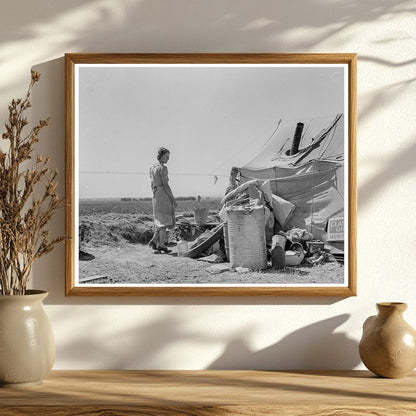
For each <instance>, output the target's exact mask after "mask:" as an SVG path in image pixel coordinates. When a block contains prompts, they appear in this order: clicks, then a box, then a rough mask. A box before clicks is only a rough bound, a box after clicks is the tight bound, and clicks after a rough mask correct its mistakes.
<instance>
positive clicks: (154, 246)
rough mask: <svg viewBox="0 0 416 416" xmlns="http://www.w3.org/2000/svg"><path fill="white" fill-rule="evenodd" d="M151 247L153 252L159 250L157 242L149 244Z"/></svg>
mask: <svg viewBox="0 0 416 416" xmlns="http://www.w3.org/2000/svg"><path fill="white" fill-rule="evenodd" d="M149 247H150V248H151V249H152V250H157V247H156V244H155V242H154V241H151V242H150V243H149Z"/></svg>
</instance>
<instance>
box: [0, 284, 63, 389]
mask: <svg viewBox="0 0 416 416" xmlns="http://www.w3.org/2000/svg"><path fill="white" fill-rule="evenodd" d="M47 296H48V292H45V291H41V290H28V291H26V294H25V295H14V296H10V295H6V296H1V295H0V385H1V386H2V387H14V386H25V385H34V384H39V383H40V382H41V381H42V379H43V378H45V377H46V376H47V375H48V373H49V372H50V370H51V369H52V366H53V363H54V361H55V342H54V338H53V332H52V326H51V323H50V321H49V318H48V317H47V315H46V313H45V311H44V309H43V305H42V301H43V300H44V299H45V298H46V297H47Z"/></svg>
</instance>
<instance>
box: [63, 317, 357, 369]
mask: <svg viewBox="0 0 416 416" xmlns="http://www.w3.org/2000/svg"><path fill="white" fill-rule="evenodd" d="M78 313H79V314H80V315H82V312H81V311H78V312H75V315H77V314H78ZM59 314H62V316H59ZM349 317H350V315H349V314H342V315H338V316H334V317H332V318H329V319H325V320H323V321H319V322H316V323H313V324H311V325H307V326H305V327H303V328H301V329H298V330H296V331H294V332H293V333H291V334H289V335H287V336H286V337H284V338H283V339H282V340H281V341H278V342H276V343H275V344H273V345H270V346H268V347H266V348H263V349H261V350H257V351H255V350H253V349H252V348H250V347H249V344H250V340H251V338H252V336H251V335H250V334H252V333H253V331H254V330H255V328H254V327H251V328H250V327H245V328H243V329H240V330H239V332H240V334H237V336H235V335H234V336H227V335H224V336H221V335H215V334H212V333H210V332H204V331H203V330H198V329H195V328H192V329H191V328H189V326H188V325H184V323H183V320H182V319H180V318H179V317H175V316H173V315H172V314H171V313H167V314H163V315H161V316H159V317H157V318H154V319H151V320H150V321H147V322H146V323H145V324H144V325H137V326H135V327H131V326H129V328H128V329H127V328H123V327H122V325H121V326H120V324H119V325H118V326H117V327H114V325H115V323H114V322H112V321H111V318H110V320H109V321H108V322H107V325H108V328H103V327H102V322H99V319H100V317H99V316H98V314H97V315H94V314H92V315H91V314H90V316H89V319H84V320H82V319H75V321H77V322H78V324H77V326H76V327H73V328H72V325H73V321H74V315H73V314H72V313H71V316H69V315H68V314H66V313H65V312H64V311H62V312H58V315H57V316H56V319H57V320H58V321H60V322H61V327H62V326H65V327H66V328H67V329H66V330H69V328H72V329H71V330H70V332H71V334H72V336H71V341H70V342H67V343H65V337H59V338H58V340H59V343H58V344H57V359H59V362H60V363H63V364H61V365H65V363H66V362H76V363H77V365H79V366H80V368H85V367H87V368H89V369H94V368H103V367H104V368H106V369H109V370H110V369H115V370H117V369H118V370H120V369H130V370H131V369H143V370H144V369H154V368H161V367H163V368H166V369H169V368H171V369H172V355H176V354H179V355H178V357H177V360H175V361H174V366H176V367H174V368H177V367H179V368H181V367H182V368H183V367H184V366H188V367H190V368H192V367H193V365H194V363H196V362H200V361H201V357H200V355H201V354H206V355H208V354H210V351H212V348H209V350H208V351H207V349H206V348H207V346H210V345H215V344H218V343H220V344H221V345H225V348H224V351H223V353H222V354H220V355H219V356H218V357H217V358H216V359H214V360H213V361H212V362H211V363H210V364H208V365H206V366H204V364H202V366H203V367H204V368H205V369H207V370H225V369H227V370H232V369H241V370H244V369H247V370H270V369H275V370H297V369H302V370H308V369H309V370H312V369H313V370H325V369H327V370H329V369H331V370H337V369H340V370H341V369H353V368H354V367H355V366H356V365H358V364H359V363H360V357H359V354H358V343H357V342H356V341H355V340H353V339H351V338H349V337H348V336H347V335H346V334H345V333H344V332H335V331H336V329H337V328H338V327H339V326H341V325H342V324H344V323H345V322H346V321H347V320H348V319H349ZM75 318H76V316H75ZM95 320H97V322H95ZM65 321H67V325H63V323H64V322H65ZM113 328H116V329H115V330H114V329H113ZM108 331H111V332H112V336H108ZM86 334H88V336H87V335H86ZM192 345H194V346H193V347H191V346H192ZM195 345H196V346H197V347H195ZM184 349H186V350H188V352H187V353H186V356H185V355H183V354H181V353H179V351H183V350H184ZM193 354H194V356H193ZM214 355H215V353H211V355H209V356H210V357H211V356H214ZM184 360H185V361H186V364H184ZM202 361H203V362H204V361H205V362H206V361H207V358H205V359H203V360H202ZM199 365H200V364H199Z"/></svg>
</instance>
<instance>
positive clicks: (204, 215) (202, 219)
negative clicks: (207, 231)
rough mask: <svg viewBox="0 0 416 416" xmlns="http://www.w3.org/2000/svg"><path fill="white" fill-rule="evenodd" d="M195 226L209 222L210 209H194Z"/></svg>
mask: <svg viewBox="0 0 416 416" xmlns="http://www.w3.org/2000/svg"><path fill="white" fill-rule="evenodd" d="M194 219H195V224H198V225H205V224H206V223H207V220H208V208H206V207H200V208H195V209H194Z"/></svg>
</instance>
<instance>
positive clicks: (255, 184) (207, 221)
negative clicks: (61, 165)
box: [71, 62, 351, 291]
mask: <svg viewBox="0 0 416 416" xmlns="http://www.w3.org/2000/svg"><path fill="white" fill-rule="evenodd" d="M73 79H74V87H73V88H74V90H73V91H74V100H73V118H72V120H71V122H72V125H73V132H74V134H73V156H74V163H73V166H74V167H73V179H74V189H75V191H74V195H73V209H74V223H73V228H74V235H73V240H74V241H73V242H72V244H73V250H74V256H73V257H74V276H73V282H74V286H75V287H77V288H80V289H81V288H97V287H103V288H108V287H110V288H112V287H113V288H114V287H131V288H142V287H152V288H156V289H157V288H163V290H169V288H180V287H196V288H198V287H200V288H204V290H206V291H209V288H211V287H212V288H221V287H230V288H233V287H247V288H250V287H252V288H256V287H263V288H294V289H295V290H297V289H298V290H301V289H302V288H347V287H348V286H349V262H348V258H349V257H348V250H349V247H350V245H349V238H351V236H350V233H349V203H348V201H349V186H350V183H349V179H350V175H349V170H350V168H349V166H350V165H349V163H348V161H349V156H350V155H349V142H350V139H349V138H350V132H349V125H350V124H349V117H350V115H349V96H350V94H349V66H348V64H346V63H329V64H327V63H261V62H260V63H257V62H253V63H229V62H227V63H204V62H195V63H160V62H157V63H152V62H145V63H77V64H75V65H74V73H73Z"/></svg>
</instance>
